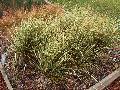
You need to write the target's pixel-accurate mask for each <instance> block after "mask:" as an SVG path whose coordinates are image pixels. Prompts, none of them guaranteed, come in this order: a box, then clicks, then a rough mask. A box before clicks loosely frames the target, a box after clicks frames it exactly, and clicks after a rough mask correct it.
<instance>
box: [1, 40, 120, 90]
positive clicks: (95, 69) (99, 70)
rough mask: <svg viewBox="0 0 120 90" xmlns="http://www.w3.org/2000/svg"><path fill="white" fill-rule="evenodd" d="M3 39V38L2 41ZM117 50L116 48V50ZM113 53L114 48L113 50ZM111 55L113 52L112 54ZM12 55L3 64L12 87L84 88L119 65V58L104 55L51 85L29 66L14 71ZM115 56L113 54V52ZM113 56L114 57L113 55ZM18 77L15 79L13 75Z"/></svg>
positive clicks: (36, 89)
mask: <svg viewBox="0 0 120 90" xmlns="http://www.w3.org/2000/svg"><path fill="white" fill-rule="evenodd" d="M4 41H5V39H4V40H3V42H4ZM116 52H118V50H116ZM113 53H115V50H114V52H113ZM112 55H113V54H112ZM11 56H12V55H10V54H9V55H8V57H7V63H6V64H5V68H6V69H5V71H6V72H7V75H8V78H9V80H10V82H11V85H12V87H13V89H15V90H19V89H33V90H43V89H49V90H50V89H54V90H63V88H64V89H65V90H66V89H69V90H72V89H73V88H75V89H76V90H84V89H88V88H89V87H91V86H93V85H94V84H96V83H97V82H99V81H100V80H102V79H104V78H105V77H106V76H107V75H109V74H111V73H112V72H113V71H114V70H116V69H117V68H118V67H119V66H120V62H119V59H120V58H117V59H116V62H114V61H112V60H111V58H112V57H113V56H112V57H110V58H109V59H108V58H107V57H106V56H104V57H103V58H102V59H101V60H97V62H94V65H91V67H86V70H87V72H85V71H84V70H83V71H82V70H81V71H80V75H79V76H75V75H70V76H68V78H66V80H67V82H66V83H65V84H63V85H51V82H50V81H49V79H47V78H46V77H45V76H44V75H43V74H41V72H38V71H35V70H34V68H32V67H30V66H26V67H24V66H21V68H20V70H19V73H17V72H16V71H15V69H14V68H13V67H12V60H11ZM114 56H115V54H114ZM113 58H114V57H113ZM17 75H18V77H19V78H20V79H18V81H17V79H16V77H15V76H17Z"/></svg>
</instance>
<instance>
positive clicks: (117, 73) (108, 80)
mask: <svg viewBox="0 0 120 90" xmlns="http://www.w3.org/2000/svg"><path fill="white" fill-rule="evenodd" d="M119 76H120V68H118V69H117V70H115V71H114V72H113V73H111V74H110V75H108V76H106V77H105V78H104V79H102V80H101V81H99V82H98V83H96V84H95V85H93V86H91V87H90V88H89V89H87V90H103V89H104V88H105V87H107V86H108V85H109V84H111V83H112V82H113V81H114V80H115V79H117V78H118V77H119Z"/></svg>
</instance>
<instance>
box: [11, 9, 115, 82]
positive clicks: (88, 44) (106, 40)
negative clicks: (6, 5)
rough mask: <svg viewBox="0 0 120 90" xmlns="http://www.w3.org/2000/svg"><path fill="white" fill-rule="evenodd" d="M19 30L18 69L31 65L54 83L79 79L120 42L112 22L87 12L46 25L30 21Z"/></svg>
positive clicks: (16, 44) (70, 14)
mask: <svg viewBox="0 0 120 90" xmlns="http://www.w3.org/2000/svg"><path fill="white" fill-rule="evenodd" d="M49 18H50V17H49ZM16 29H17V32H16V33H14V35H13V37H12V46H11V47H12V50H13V51H14V53H15V58H14V61H15V62H16V64H17V66H19V65H21V64H26V65H30V66H32V67H34V68H36V69H37V70H39V71H41V73H43V74H44V75H45V76H46V77H47V78H49V79H50V80H51V81H52V82H54V83H58V82H60V81H65V79H66V77H67V76H69V75H71V74H72V75H77V72H79V70H81V69H83V68H85V67H86V66H87V65H91V64H93V63H94V62H95V61H96V60H97V58H98V57H99V54H100V53H101V52H102V51H103V48H105V47H110V46H111V45H112V44H113V43H114V42H115V40H117V36H116V37H115V35H117V29H115V28H114V27H113V25H112V24H111V19H110V18H108V17H106V16H100V15H98V14H96V13H94V12H92V11H90V10H89V9H86V8H79V9H77V8H76V9H74V10H72V11H71V12H65V14H64V16H63V17H55V18H54V19H53V18H52V19H48V20H46V21H44V20H43V19H42V18H33V17H29V18H28V19H26V20H22V22H21V25H20V26H18V27H17V28H16Z"/></svg>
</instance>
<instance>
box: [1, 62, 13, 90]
mask: <svg viewBox="0 0 120 90" xmlns="http://www.w3.org/2000/svg"><path fill="white" fill-rule="evenodd" d="M0 71H1V73H2V76H3V79H4V81H5V83H6V86H7V88H8V90H13V88H12V86H11V84H10V82H9V80H8V77H7V75H6V73H5V71H4V68H3V66H2V63H1V62H0Z"/></svg>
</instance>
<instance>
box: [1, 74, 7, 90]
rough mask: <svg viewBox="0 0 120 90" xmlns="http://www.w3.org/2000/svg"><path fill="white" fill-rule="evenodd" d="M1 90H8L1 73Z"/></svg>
mask: <svg viewBox="0 0 120 90" xmlns="http://www.w3.org/2000/svg"><path fill="white" fill-rule="evenodd" d="M0 90H8V89H7V86H6V83H5V81H4V79H3V76H2V73H1V72H0Z"/></svg>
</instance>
